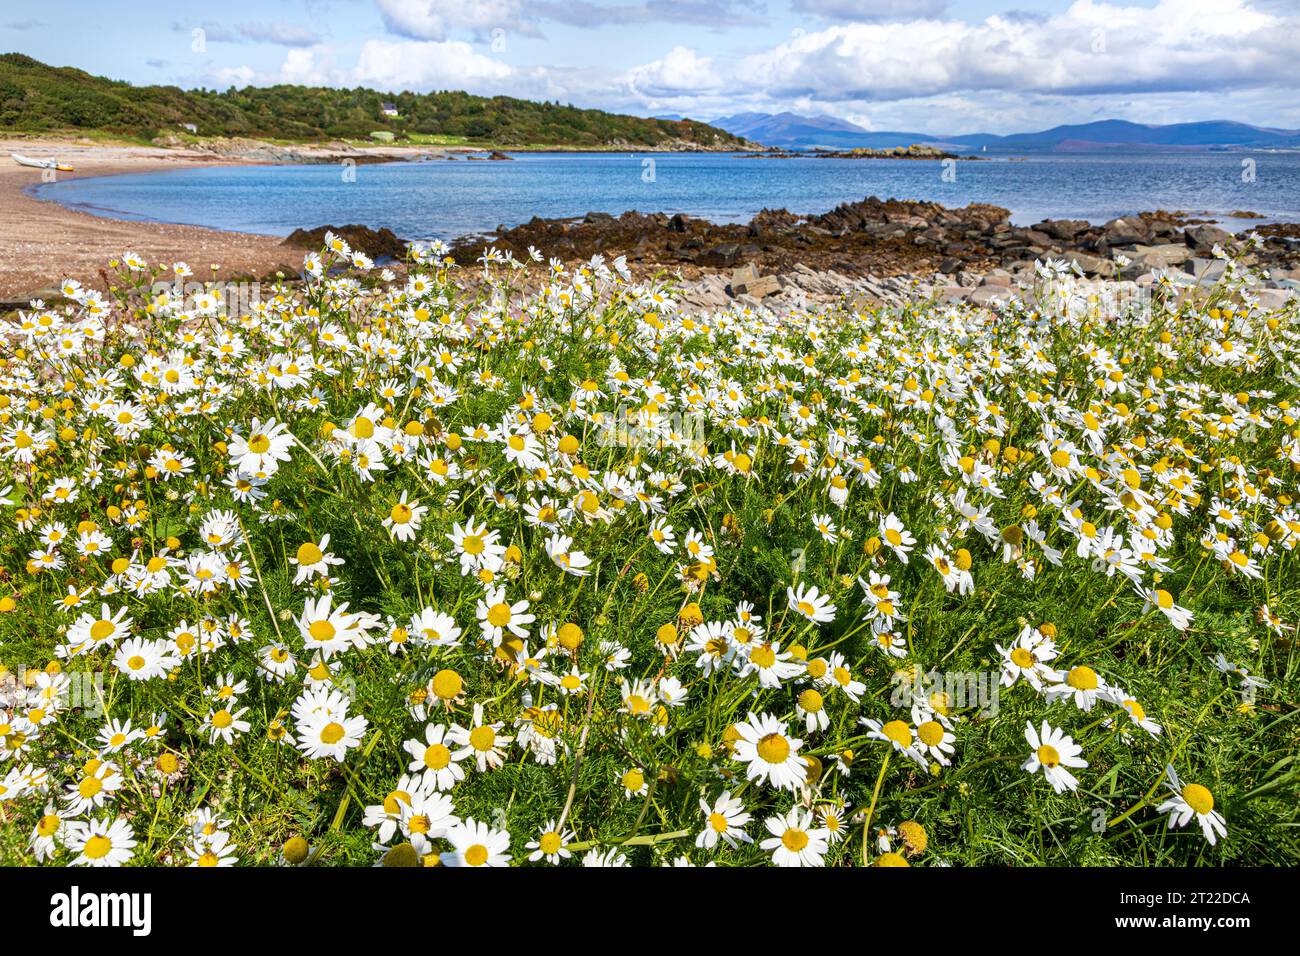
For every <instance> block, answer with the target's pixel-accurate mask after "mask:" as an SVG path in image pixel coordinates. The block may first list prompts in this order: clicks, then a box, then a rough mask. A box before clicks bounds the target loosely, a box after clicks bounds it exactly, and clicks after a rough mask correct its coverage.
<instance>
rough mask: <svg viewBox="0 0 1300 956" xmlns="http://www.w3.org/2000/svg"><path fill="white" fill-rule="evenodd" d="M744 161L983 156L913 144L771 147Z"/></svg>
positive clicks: (746, 155) (748, 155)
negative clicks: (797, 148) (806, 148)
mask: <svg viewBox="0 0 1300 956" xmlns="http://www.w3.org/2000/svg"><path fill="white" fill-rule="evenodd" d="M741 155H742V158H744V159H930V160H934V159H961V160H966V161H968V162H979V161H982V160H985V159H986V158H987V157H984V156H959V155H958V154H957V153H950V152H948V151H947V150H944V149H940V148H939V147H937V146H927V145H925V144H924V143H913V144H912V145H911V146H889V147H886V148H883V149H872V148H870V147H866V146H859V147H856V148H854V149H808V150H802V149H801V150H785V149H781V148H779V147H776V146H773V147H772V148H770V149H765V150H763V151H762V152H758V153H743V154H741Z"/></svg>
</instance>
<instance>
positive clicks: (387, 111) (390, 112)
mask: <svg viewBox="0 0 1300 956" xmlns="http://www.w3.org/2000/svg"><path fill="white" fill-rule="evenodd" d="M379 112H381V113H383V114H384V115H385V116H397V115H398V112H397V104H396V103H384V104H382V105H381V106H380V107H379Z"/></svg>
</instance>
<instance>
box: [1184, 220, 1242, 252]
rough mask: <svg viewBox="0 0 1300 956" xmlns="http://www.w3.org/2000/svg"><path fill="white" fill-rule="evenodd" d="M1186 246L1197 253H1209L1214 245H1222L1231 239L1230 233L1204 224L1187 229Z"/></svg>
mask: <svg viewBox="0 0 1300 956" xmlns="http://www.w3.org/2000/svg"><path fill="white" fill-rule="evenodd" d="M1186 236H1187V244H1188V245H1189V246H1191V247H1192V248H1193V249H1195V250H1197V251H1198V252H1209V251H1210V250H1211V249H1213V248H1214V247H1215V246H1216V245H1219V246H1221V245H1223V244H1224V243H1225V242H1227V241H1228V240H1229V239H1231V238H1232V233H1230V232H1226V231H1224V230H1223V229H1220V228H1219V227H1218V226H1212V225H1210V224H1209V223H1204V224H1203V225H1200V226H1188V227H1187V233H1186Z"/></svg>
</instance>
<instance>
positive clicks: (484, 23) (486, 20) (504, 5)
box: [376, 0, 536, 40]
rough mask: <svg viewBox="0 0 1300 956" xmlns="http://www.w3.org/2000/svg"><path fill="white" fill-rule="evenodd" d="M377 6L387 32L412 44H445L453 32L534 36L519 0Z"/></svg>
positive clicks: (419, 0)
mask: <svg viewBox="0 0 1300 956" xmlns="http://www.w3.org/2000/svg"><path fill="white" fill-rule="evenodd" d="M376 6H377V7H378V9H379V14H380V16H382V17H383V19H384V25H385V26H386V27H388V29H389V31H390V32H392V33H395V34H397V35H398V36H403V37H409V38H411V39H415V40H445V39H447V37H448V36H449V35H450V34H451V33H452V31H454V30H469V31H472V32H474V33H476V34H480V35H481V34H490V33H491V32H492V31H493V30H497V29H500V30H506V31H508V32H519V33H525V34H529V35H533V34H535V33H536V28H534V27H532V26H530V25H527V24H525V22H524V19H523V17H522V15H521V14H522V3H521V0H376Z"/></svg>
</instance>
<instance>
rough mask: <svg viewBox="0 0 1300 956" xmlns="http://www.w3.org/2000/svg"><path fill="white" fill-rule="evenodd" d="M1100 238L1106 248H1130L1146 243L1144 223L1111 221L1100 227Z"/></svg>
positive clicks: (1135, 220) (1124, 220) (1133, 220)
mask: <svg viewBox="0 0 1300 956" xmlns="http://www.w3.org/2000/svg"><path fill="white" fill-rule="evenodd" d="M1101 234H1102V237H1103V238H1104V239H1105V240H1106V244H1107V245H1108V246H1132V245H1136V244H1137V243H1139V242H1146V240H1147V228H1146V223H1144V222H1143V221H1142V220H1141V219H1112V220H1111V221H1110V222H1108V223H1106V225H1104V226H1102V230H1101Z"/></svg>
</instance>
